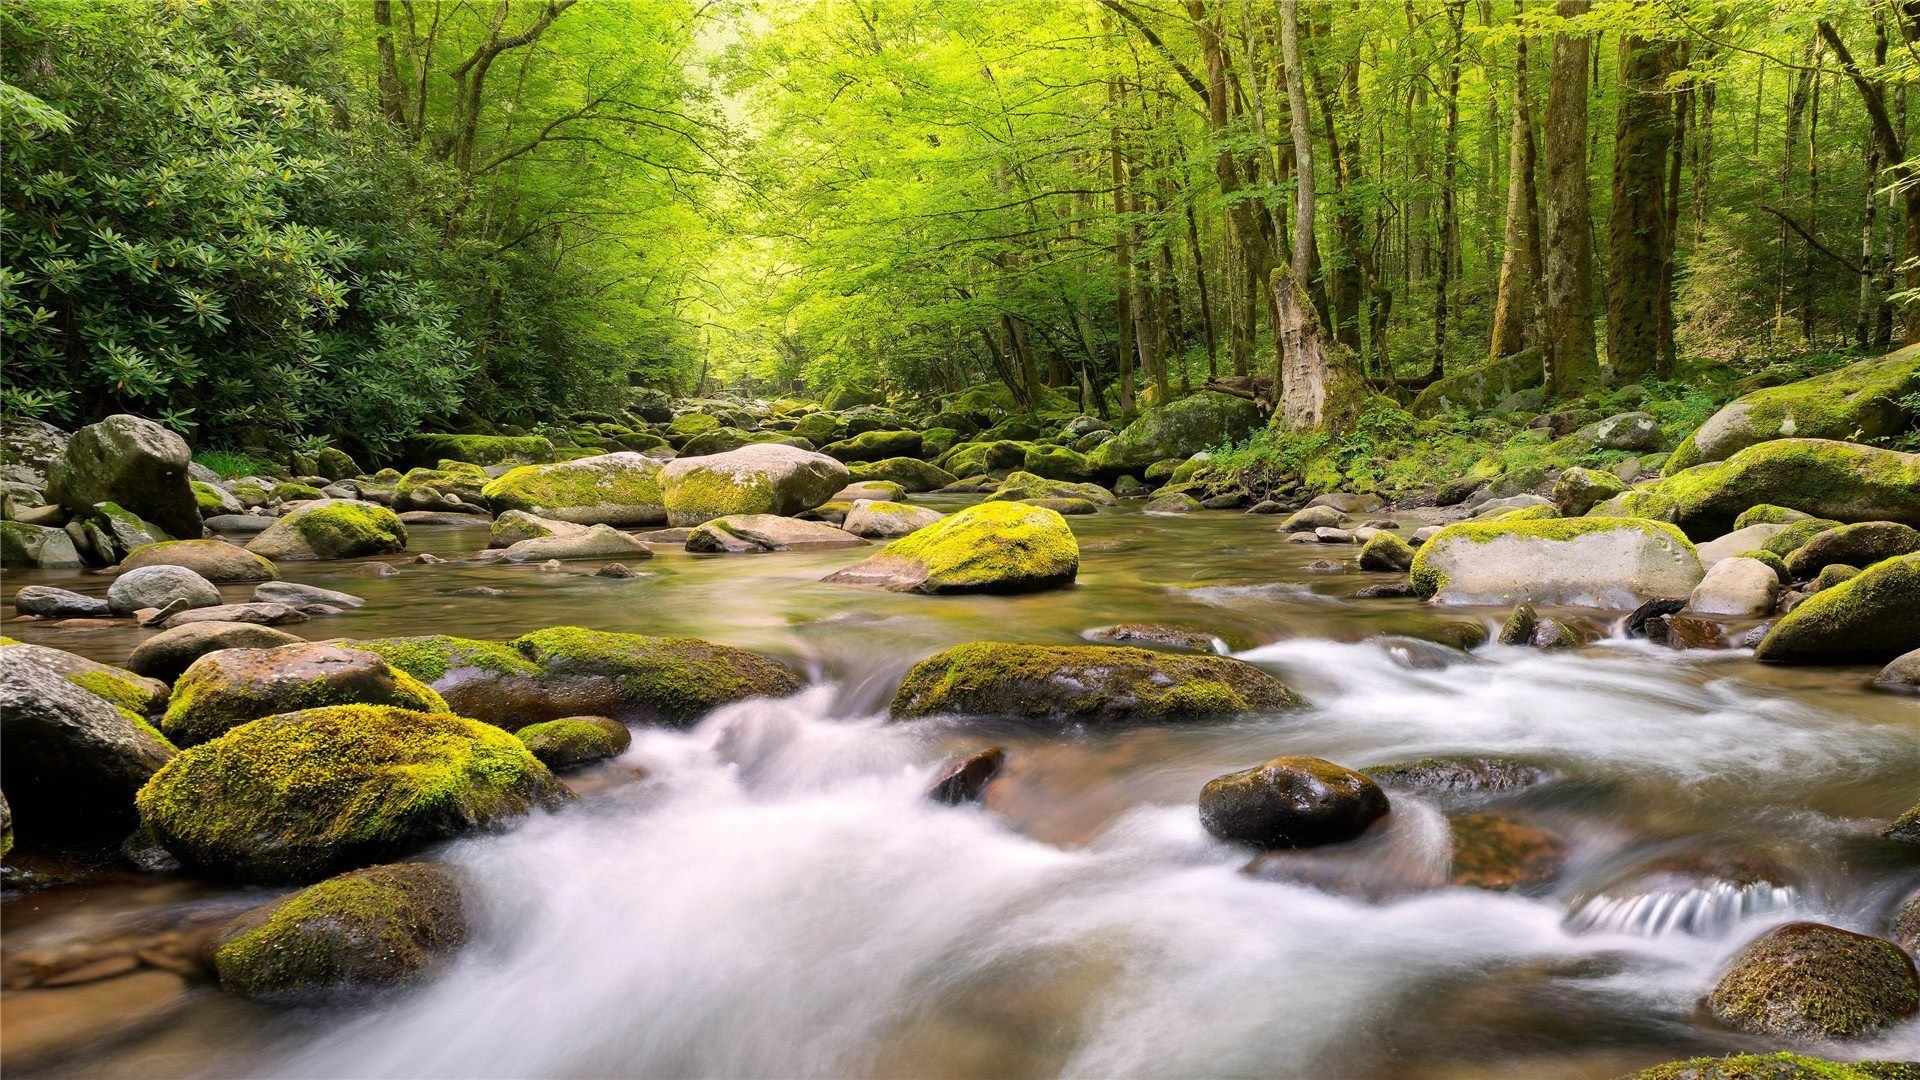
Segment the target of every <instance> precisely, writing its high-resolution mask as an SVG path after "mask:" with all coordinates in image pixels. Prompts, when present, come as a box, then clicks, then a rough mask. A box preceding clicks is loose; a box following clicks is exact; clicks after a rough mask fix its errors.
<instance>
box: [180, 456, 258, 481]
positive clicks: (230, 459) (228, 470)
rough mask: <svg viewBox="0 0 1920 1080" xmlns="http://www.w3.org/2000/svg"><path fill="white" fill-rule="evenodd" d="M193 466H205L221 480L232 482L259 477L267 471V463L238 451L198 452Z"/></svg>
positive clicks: (194, 457)
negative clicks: (243, 478) (245, 477)
mask: <svg viewBox="0 0 1920 1080" xmlns="http://www.w3.org/2000/svg"><path fill="white" fill-rule="evenodd" d="M193 460H194V463H195V464H198V465H205V466H206V467H207V468H209V469H212V470H213V471H214V472H216V473H218V474H220V478H221V479H222V480H233V479H237V478H239V477H242V476H261V475H264V474H265V472H266V470H267V469H268V467H269V466H268V463H267V462H264V461H261V460H260V459H258V458H255V457H249V456H248V455H246V454H243V453H241V452H240V451H238V450H200V451H197V452H195V454H194V455H193Z"/></svg>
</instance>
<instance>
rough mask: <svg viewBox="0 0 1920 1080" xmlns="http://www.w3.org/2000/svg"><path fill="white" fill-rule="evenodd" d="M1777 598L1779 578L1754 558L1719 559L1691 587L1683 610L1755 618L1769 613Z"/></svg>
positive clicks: (1771, 568)
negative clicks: (1705, 574)
mask: <svg viewBox="0 0 1920 1080" xmlns="http://www.w3.org/2000/svg"><path fill="white" fill-rule="evenodd" d="M1779 600H1780V577H1779V575H1778V574H1775V573H1774V572H1773V567H1771V566H1768V565H1767V564H1766V563H1763V562H1761V561H1759V560H1758V559H1743V558H1732V559H1722V560H1721V561H1719V562H1717V563H1714V564H1713V565H1712V566H1710V567H1708V568H1707V576H1706V577H1704V578H1701V579H1700V584H1698V585H1695V586H1694V587H1693V593H1692V595H1690V596H1689V597H1688V598H1687V610H1688V611H1691V612H1693V613H1694V614H1696V615H1732V616H1734V617H1736V618H1741V619H1758V618H1763V617H1765V616H1767V615H1771V614H1773V606H1774V604H1776V603H1778V602H1779Z"/></svg>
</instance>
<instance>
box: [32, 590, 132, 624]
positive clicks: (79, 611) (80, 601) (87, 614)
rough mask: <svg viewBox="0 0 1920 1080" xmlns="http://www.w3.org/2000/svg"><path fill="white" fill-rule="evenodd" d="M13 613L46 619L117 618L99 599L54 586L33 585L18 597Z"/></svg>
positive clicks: (105, 603) (103, 601)
mask: <svg viewBox="0 0 1920 1080" xmlns="http://www.w3.org/2000/svg"><path fill="white" fill-rule="evenodd" d="M13 610H14V611H15V612H17V613H19V614H21V615H37V616H39V617H40V618H43V619H104V618H106V617H107V616H108V615H111V614H113V612H112V611H111V610H110V609H109V608H108V607H107V602H106V601H105V600H103V599H101V598H100V597H98V596H83V595H81V594H80V593H77V592H70V591H68V590H66V589H56V588H54V587H53V586H51V585H29V586H27V587H26V588H24V589H21V590H20V591H19V592H17V593H14V594H13Z"/></svg>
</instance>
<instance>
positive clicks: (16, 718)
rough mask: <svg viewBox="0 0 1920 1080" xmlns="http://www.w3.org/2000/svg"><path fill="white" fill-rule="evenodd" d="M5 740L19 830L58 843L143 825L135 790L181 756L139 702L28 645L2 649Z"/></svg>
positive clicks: (118, 835) (112, 839) (94, 840)
mask: <svg viewBox="0 0 1920 1080" xmlns="http://www.w3.org/2000/svg"><path fill="white" fill-rule="evenodd" d="M45 651H46V652H56V651H57V650H45ZM76 659H78V658H76ZM102 666H104V665H102ZM0 741H3V742H4V745H5V747H6V752H5V754H0V790H4V791H5V792H6V799H7V805H8V809H9V811H10V812H11V814H12V818H13V824H14V829H15V831H16V833H17V834H18V835H19V836H21V837H24V838H26V839H27V840H30V841H35V842H39V841H46V842H50V843H55V844H61V843H78V844H87V845H102V844H117V843H119V842H120V840H121V839H123V838H124V837H125V836H126V834H127V833H128V831H130V830H131V829H132V828H133V826H134V824H135V818H134V813H133V798H134V793H135V792H136V791H138V790H139V789H140V786H141V785H142V784H144V783H146V782H147V778H148V777H150V776H152V775H153V774H154V772H155V770H157V769H159V768H160V767H161V766H163V765H165V764H166V763H167V761H168V760H169V759H170V758H172V757H173V755H174V749H173V747H172V746H170V745H168V743H167V741H166V740H165V739H164V738H162V737H161V736H160V734H159V733H158V732H157V731H155V730H154V729H153V728H152V727H150V726H148V724H147V723H146V722H145V721H144V720H142V719H141V718H140V716H138V715H137V714H136V713H134V712H133V711H132V710H130V709H128V708H126V707H124V706H121V705H116V704H115V703H113V702H111V701H109V700H108V699H107V698H106V697H104V696H102V695H100V694H98V693H94V692H91V691H90V690H88V689H83V688H82V686H81V685H80V684H79V683H77V682H76V681H74V680H73V679H71V678H69V677H68V676H67V675H65V674H63V672H62V671H60V670H58V669H57V668H56V667H55V665H53V664H51V663H48V662H46V661H45V660H44V659H42V658H40V657H38V656H37V655H36V653H35V652H34V651H33V650H32V649H31V648H29V647H28V646H24V645H9V646H6V647H4V648H0Z"/></svg>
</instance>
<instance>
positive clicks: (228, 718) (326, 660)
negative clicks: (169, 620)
mask: <svg viewBox="0 0 1920 1080" xmlns="http://www.w3.org/2000/svg"><path fill="white" fill-rule="evenodd" d="M354 704H360V705H397V706H399V707H400V708H403V709H414V710H416V711H419V712H430V713H439V712H446V711H447V703H446V702H445V701H444V700H442V698H441V697H440V695H439V694H436V693H434V692H433V691H432V690H431V689H429V688H428V687H427V686H426V685H425V684H423V683H421V682H420V681H419V680H418V679H415V678H414V677H413V676H411V675H408V674H407V673H406V672H404V671H398V670H396V669H394V668H392V667H389V666H388V665H387V663H386V661H384V660H382V659H380V657H378V656H376V655H374V654H373V653H370V652H365V651H363V650H360V649H350V648H343V647H341V646H339V645H327V644H320V643H309V642H301V643H299V644H297V645H281V646H277V647H274V648H266V649H222V650H220V651H218V652H210V653H207V654H205V655H203V656H201V657H200V658H199V659H197V660H195V661H194V662H193V664H192V666H190V667H188V668H187V670H186V671H185V672H184V673H183V674H182V675H181V676H180V678H179V680H178V681H177V682H176V683H175V684H174V688H173V697H172V699H171V700H170V701H169V702H168V704H167V711H166V714H165V715H164V716H162V717H161V718H160V730H161V732H162V733H164V734H165V735H166V736H167V738H168V739H170V740H172V741H173V744H174V745H175V746H179V747H189V746H195V745H198V744H200V743H203V742H207V741H208V740H210V739H215V738H218V737H220V736H221V735H224V734H226V733H227V731H229V730H230V729H232V728H234V727H237V726H239V725H241V724H244V723H247V722H248V721H251V720H258V719H259V718H261V717H263V716H274V715H277V714H279V713H290V712H298V711H299V710H301V709H313V708H319V707H321V706H323V705H354Z"/></svg>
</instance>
